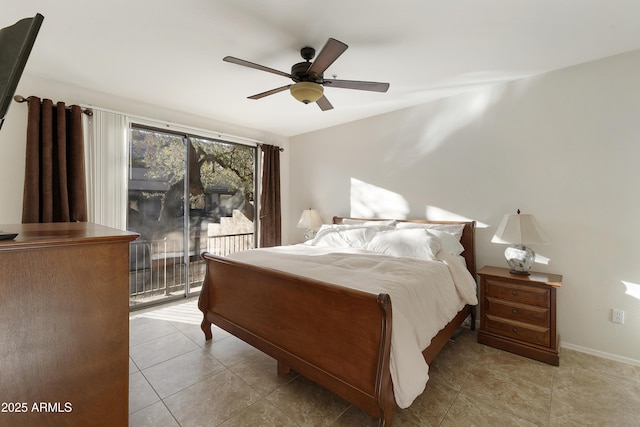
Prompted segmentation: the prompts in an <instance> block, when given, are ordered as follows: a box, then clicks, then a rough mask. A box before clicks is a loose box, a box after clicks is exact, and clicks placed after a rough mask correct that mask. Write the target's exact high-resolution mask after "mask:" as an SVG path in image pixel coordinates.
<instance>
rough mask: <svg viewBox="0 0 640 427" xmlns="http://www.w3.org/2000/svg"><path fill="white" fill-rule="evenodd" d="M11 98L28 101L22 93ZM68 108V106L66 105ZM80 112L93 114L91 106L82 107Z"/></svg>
mask: <svg viewBox="0 0 640 427" xmlns="http://www.w3.org/2000/svg"><path fill="white" fill-rule="evenodd" d="M13 100H14V101H16V102H19V103H23V102H26V103H29V98H25V97H24V96H22V95H16V96H14V97H13ZM67 108H69V107H67ZM81 108H82V107H81ZM82 112H83V113H85V114H86V115H87V116H93V110H92V109H91V108H82Z"/></svg>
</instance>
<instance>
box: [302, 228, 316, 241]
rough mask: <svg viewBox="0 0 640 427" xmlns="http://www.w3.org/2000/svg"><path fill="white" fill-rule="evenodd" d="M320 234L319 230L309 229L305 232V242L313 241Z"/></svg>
mask: <svg viewBox="0 0 640 427" xmlns="http://www.w3.org/2000/svg"><path fill="white" fill-rule="evenodd" d="M317 233H318V230H313V229H311V228H307V230H306V231H305V232H304V240H311V239H313V238H314V237H316V234H317Z"/></svg>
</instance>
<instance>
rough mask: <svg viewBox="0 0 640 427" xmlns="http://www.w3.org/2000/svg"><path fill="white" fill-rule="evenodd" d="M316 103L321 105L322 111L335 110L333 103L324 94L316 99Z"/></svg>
mask: <svg viewBox="0 0 640 427" xmlns="http://www.w3.org/2000/svg"><path fill="white" fill-rule="evenodd" d="M316 104H318V107H320V109H321V110H322V111H327V110H333V105H331V103H330V102H329V100H328V99H327V97H326V96H324V95H322V96H321V97H320V99H318V100H317V101H316Z"/></svg>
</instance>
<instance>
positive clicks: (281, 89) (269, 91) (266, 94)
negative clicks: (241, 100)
mask: <svg viewBox="0 0 640 427" xmlns="http://www.w3.org/2000/svg"><path fill="white" fill-rule="evenodd" d="M290 87H291V85H286V86H282V87H279V88H277V89H271V90H268V91H266V92H262V93H258V94H256V95H252V96H248V97H247V98H249V99H260V98H264V97H265V96H269V95H273V94H274V93H278V92H282V91H285V90H287V89H289V88H290Z"/></svg>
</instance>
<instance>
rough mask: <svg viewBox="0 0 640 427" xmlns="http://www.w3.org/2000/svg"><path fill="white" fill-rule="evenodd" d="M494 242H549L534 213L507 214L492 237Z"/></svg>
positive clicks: (527, 243) (528, 243) (521, 243)
mask: <svg viewBox="0 0 640 427" xmlns="http://www.w3.org/2000/svg"><path fill="white" fill-rule="evenodd" d="M491 241H492V242H493V243H515V244H520V245H530V244H535V243H549V239H548V238H547V236H546V235H545V234H544V232H543V231H542V229H541V228H540V226H539V225H538V221H536V219H535V217H534V216H533V215H529V214H521V213H520V211H519V210H518V213H517V214H515V215H505V216H504V218H503V219H502V222H501V223H500V226H499V227H498V231H496V234H495V235H494V236H493V238H492V239H491Z"/></svg>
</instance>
